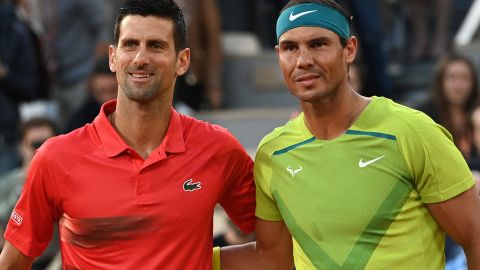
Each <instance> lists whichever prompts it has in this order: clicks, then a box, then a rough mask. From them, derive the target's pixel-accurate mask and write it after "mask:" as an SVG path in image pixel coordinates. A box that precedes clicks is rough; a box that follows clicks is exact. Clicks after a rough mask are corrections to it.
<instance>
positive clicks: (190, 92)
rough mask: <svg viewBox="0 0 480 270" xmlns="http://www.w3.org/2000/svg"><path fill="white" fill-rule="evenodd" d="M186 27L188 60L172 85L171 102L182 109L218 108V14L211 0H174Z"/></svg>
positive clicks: (219, 85)
mask: <svg viewBox="0 0 480 270" xmlns="http://www.w3.org/2000/svg"><path fill="white" fill-rule="evenodd" d="M176 2H177V4H178V5H179V6H180V8H181V9H182V11H183V13H184V16H185V22H186V24H187V29H188V32H187V33H188V42H189V47H190V48H191V50H192V51H191V63H190V68H189V70H188V72H187V73H186V74H185V75H183V76H181V77H179V78H178V81H177V84H176V86H175V97H174V98H175V101H174V102H175V106H176V107H177V108H178V109H179V110H181V111H182V108H187V107H184V106H185V105H187V106H188V107H190V108H191V109H194V110H200V109H219V108H220V107H221V105H222V80H221V68H222V59H223V54H222V48H221V44H220V29H221V27H220V16H219V13H218V6H217V2H216V1H215V0H177V1H176Z"/></svg>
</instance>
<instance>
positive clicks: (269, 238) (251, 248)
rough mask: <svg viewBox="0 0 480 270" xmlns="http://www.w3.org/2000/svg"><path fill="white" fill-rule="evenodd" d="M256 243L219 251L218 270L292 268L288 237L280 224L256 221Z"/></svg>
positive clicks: (287, 232)
mask: <svg viewBox="0 0 480 270" xmlns="http://www.w3.org/2000/svg"><path fill="white" fill-rule="evenodd" d="M255 226H256V227H255V234H256V237H257V241H256V242H252V243H248V244H244V245H238V246H229V247H224V248H222V249H221V253H220V254H221V258H220V264H221V269H222V270H240V269H245V270H247V269H262V270H269V269H271V270H291V269H292V268H293V250H292V236H291V235H290V232H289V231H288V229H287V227H286V226H285V223H284V222H283V221H265V220H261V219H258V218H257V222H256V225H255Z"/></svg>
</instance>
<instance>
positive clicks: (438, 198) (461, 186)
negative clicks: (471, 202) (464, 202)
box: [421, 177, 475, 203]
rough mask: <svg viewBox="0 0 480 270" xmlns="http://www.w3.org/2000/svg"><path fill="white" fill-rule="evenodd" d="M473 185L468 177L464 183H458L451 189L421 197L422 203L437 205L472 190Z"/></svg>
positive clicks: (472, 181)
mask: <svg viewBox="0 0 480 270" xmlns="http://www.w3.org/2000/svg"><path fill="white" fill-rule="evenodd" d="M474 185H475V181H474V179H473V177H468V178H466V179H465V180H464V181H462V182H459V183H458V184H457V185H455V186H453V187H451V188H450V189H448V190H446V191H444V192H441V193H439V194H437V195H422V196H421V197H422V201H423V202H424V203H439V202H443V201H446V200H449V199H451V198H453V197H455V196H457V195H459V194H461V193H463V192H465V191H467V190H469V189H470V188H472V187H473V186H474Z"/></svg>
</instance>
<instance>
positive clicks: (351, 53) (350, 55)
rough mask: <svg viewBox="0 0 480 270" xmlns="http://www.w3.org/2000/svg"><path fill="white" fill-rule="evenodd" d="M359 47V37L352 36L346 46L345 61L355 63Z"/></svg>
mask: <svg viewBox="0 0 480 270" xmlns="http://www.w3.org/2000/svg"><path fill="white" fill-rule="evenodd" d="M357 48H358V39H357V38H356V37H355V36H351V37H350V38H349V39H347V45H346V46H345V51H346V54H345V61H346V62H347V63H348V64H351V63H353V61H354V60H355V57H356V56H357Z"/></svg>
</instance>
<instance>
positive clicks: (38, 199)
mask: <svg viewBox="0 0 480 270" xmlns="http://www.w3.org/2000/svg"><path fill="white" fill-rule="evenodd" d="M45 152H46V151H45V148H43V151H38V152H37V153H36V155H35V157H34V159H33V160H32V164H31V166H30V170H29V172H28V176H27V179H26V181H25V184H24V187H23V190H22V193H21V195H20V198H19V200H18V202H17V205H16V206H15V208H14V210H13V212H12V215H11V217H10V220H9V222H8V225H7V228H6V230H5V235H4V236H5V239H6V240H7V241H8V242H10V243H11V244H12V245H13V246H15V247H16V248H17V249H18V250H20V251H21V252H22V253H23V254H24V255H26V256H30V257H37V256H40V255H41V254H42V253H43V251H44V250H45V248H46V246H47V245H48V243H49V242H50V240H51V238H52V232H53V229H54V224H55V220H56V215H55V214H54V212H55V211H54V203H53V199H52V198H53V196H52V195H53V190H55V187H54V186H53V185H52V183H53V178H52V176H51V174H50V173H49V162H47V158H46V157H45Z"/></svg>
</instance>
